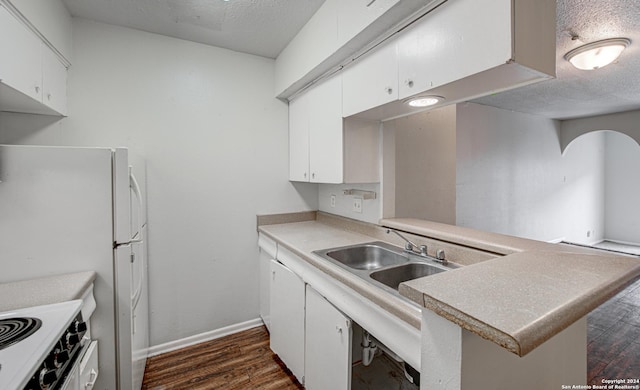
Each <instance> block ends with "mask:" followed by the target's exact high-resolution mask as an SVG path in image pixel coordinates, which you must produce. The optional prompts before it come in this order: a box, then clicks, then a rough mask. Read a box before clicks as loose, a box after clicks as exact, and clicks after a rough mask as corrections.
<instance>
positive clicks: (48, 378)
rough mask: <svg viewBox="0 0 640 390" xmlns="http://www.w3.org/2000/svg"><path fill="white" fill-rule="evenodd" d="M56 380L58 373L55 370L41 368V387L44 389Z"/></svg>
mask: <svg viewBox="0 0 640 390" xmlns="http://www.w3.org/2000/svg"><path fill="white" fill-rule="evenodd" d="M56 380H58V375H57V374H56V371H55V370H47V369H46V368H43V369H42V370H40V387H41V388H43V389H46V388H48V387H49V386H51V385H52V384H54V383H55V381H56Z"/></svg>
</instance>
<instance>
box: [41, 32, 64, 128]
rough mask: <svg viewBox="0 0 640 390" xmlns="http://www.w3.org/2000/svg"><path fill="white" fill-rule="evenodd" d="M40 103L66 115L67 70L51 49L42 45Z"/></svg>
mask: <svg viewBox="0 0 640 390" xmlns="http://www.w3.org/2000/svg"><path fill="white" fill-rule="evenodd" d="M42 92H43V94H42V102H43V103H44V104H46V105H47V106H49V107H50V108H52V109H54V110H55V111H57V112H59V113H60V114H62V115H66V114H67V68H66V67H65V66H64V64H63V63H62V62H60V60H59V59H58V56H56V55H55V53H54V52H53V51H51V49H50V48H49V47H48V46H47V45H45V44H42Z"/></svg>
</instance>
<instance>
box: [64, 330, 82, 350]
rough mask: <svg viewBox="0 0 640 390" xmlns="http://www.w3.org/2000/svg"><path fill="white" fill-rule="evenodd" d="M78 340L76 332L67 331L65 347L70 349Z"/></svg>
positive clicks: (78, 336)
mask: <svg viewBox="0 0 640 390" xmlns="http://www.w3.org/2000/svg"><path fill="white" fill-rule="evenodd" d="M79 342H80V335H79V334H77V333H69V334H68V335H67V348H68V349H72V348H73V346H74V345H76V344H78V343H79Z"/></svg>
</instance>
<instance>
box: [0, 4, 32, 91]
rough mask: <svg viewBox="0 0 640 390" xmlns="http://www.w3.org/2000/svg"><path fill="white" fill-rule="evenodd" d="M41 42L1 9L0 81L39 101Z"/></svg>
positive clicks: (5, 10)
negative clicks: (0, 53) (0, 54)
mask: <svg viewBox="0 0 640 390" xmlns="http://www.w3.org/2000/svg"><path fill="white" fill-rule="evenodd" d="M41 44H42V43H41V42H40V39H39V38H38V37H37V36H36V35H35V34H34V33H33V32H31V31H29V30H28V29H27V28H26V27H25V26H23V25H22V23H20V22H19V21H18V20H17V19H15V18H14V17H13V15H11V14H10V13H9V11H7V9H6V8H4V7H2V6H0V52H2V56H0V80H2V83H3V84H6V85H8V86H10V87H11V88H13V89H15V90H17V91H19V92H21V93H23V94H25V95H27V96H29V97H31V98H33V99H35V100H37V101H38V102H41V101H42V59H41V50H40V45H41Z"/></svg>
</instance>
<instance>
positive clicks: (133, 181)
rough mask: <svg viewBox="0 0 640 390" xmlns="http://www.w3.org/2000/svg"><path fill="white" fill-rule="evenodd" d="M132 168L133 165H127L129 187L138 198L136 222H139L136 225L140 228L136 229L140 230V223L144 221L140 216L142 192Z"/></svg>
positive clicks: (141, 215) (141, 214) (141, 213)
mask: <svg viewBox="0 0 640 390" xmlns="http://www.w3.org/2000/svg"><path fill="white" fill-rule="evenodd" d="M132 169H133V167H132V166H129V185H130V186H131V189H132V190H133V193H134V195H135V196H136V199H137V200H138V223H139V224H140V226H138V227H139V228H140V229H138V231H139V232H141V231H142V225H143V224H144V221H143V220H142V217H143V212H142V207H143V206H144V205H143V204H142V193H141V191H140V185H139V184H138V181H137V180H136V177H135V176H134V175H133V170H132Z"/></svg>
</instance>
